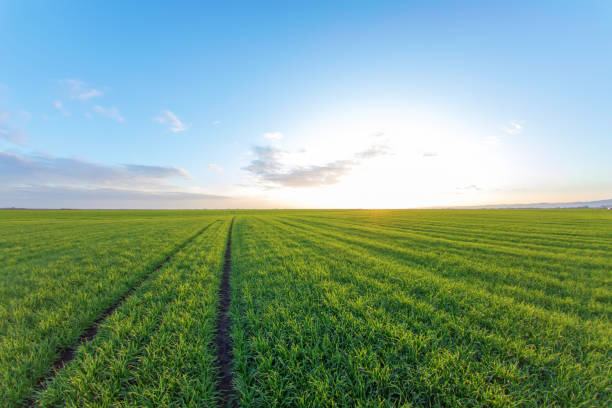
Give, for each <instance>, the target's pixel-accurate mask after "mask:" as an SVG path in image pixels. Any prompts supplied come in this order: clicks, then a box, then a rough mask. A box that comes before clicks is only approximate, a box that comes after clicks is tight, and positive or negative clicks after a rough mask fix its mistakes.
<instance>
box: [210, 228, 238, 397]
mask: <svg viewBox="0 0 612 408" xmlns="http://www.w3.org/2000/svg"><path fill="white" fill-rule="evenodd" d="M233 226H234V219H233V218H232V222H231V224H230V227H229V235H228V237H227V247H226V248H225V263H224V264H223V275H222V276H221V286H220V287H219V314H218V315H217V330H216V334H215V345H216V346H217V364H218V365H219V379H218V382H217V392H218V393H219V405H220V406H222V407H237V406H238V405H237V401H236V391H235V390H234V384H233V381H234V376H233V375H232V366H233V360H234V353H233V351H232V339H231V337H230V329H231V325H232V319H231V318H230V315H229V307H230V297H231V290H230V275H231V272H232V227H233Z"/></svg>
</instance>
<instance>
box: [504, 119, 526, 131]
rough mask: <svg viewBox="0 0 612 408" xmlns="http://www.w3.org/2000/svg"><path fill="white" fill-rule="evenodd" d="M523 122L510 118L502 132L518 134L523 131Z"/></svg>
mask: <svg viewBox="0 0 612 408" xmlns="http://www.w3.org/2000/svg"><path fill="white" fill-rule="evenodd" d="M523 129H524V122H523V121H521V120H511V121H510V122H509V123H508V124H507V125H506V126H504V127H503V130H504V132H506V133H507V134H509V135H518V134H519V133H521V132H523Z"/></svg>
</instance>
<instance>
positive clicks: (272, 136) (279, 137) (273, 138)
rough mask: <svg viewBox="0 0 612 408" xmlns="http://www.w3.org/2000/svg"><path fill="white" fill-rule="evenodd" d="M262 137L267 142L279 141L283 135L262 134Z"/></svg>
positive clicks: (274, 133) (273, 133)
mask: <svg viewBox="0 0 612 408" xmlns="http://www.w3.org/2000/svg"><path fill="white" fill-rule="evenodd" d="M263 137H264V138H265V139H268V140H280V139H282V138H283V134H282V133H281V132H278V131H276V132H267V133H264V134H263Z"/></svg>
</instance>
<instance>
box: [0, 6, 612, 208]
mask: <svg viewBox="0 0 612 408" xmlns="http://www.w3.org/2000/svg"><path fill="white" fill-rule="evenodd" d="M291 3H294V2H215V3H212V2H211V3H205V2H191V3H189V2H181V3H180V4H175V3H170V2H168V3H162V2H76V1H74V2H67V1H64V2H62V1H60V2H53V4H51V3H49V2H45V1H9V2H2V3H0V38H2V41H0V55H1V56H2V58H1V62H0V207H5V206H18V207H84V208H86V207H89V208H225V207H246V208H253V207H272V208H276V207H313V208H338V207H342V208H346V207H372V208H398V207H415V206H436V205H442V206H444V205H472V204H492V203H526V202H527V203H528V202H542V201H582V200H597V199H605V198H610V197H612V177H611V176H610V175H612V160H611V159H610V156H612V100H611V98H610V95H612V6H610V3H609V2H607V1H596V2H595V1H583V2H578V1H573V2H562V1H561V2H560V1H554V2H552V1H551V2H520V1H519V2H504V3H505V4H503V3H502V2H499V3H498V2H470V1H467V2H450V1H448V2H445V1H432V2H391V1H390V2H385V1H381V2H371V1H367V2H366V1H364V2H359V1H351V2H305V3H303V4H301V5H300V4H291Z"/></svg>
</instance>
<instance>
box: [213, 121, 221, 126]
mask: <svg viewBox="0 0 612 408" xmlns="http://www.w3.org/2000/svg"><path fill="white" fill-rule="evenodd" d="M212 124H213V126H218V125H220V124H221V121H220V120H213V121H212Z"/></svg>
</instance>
